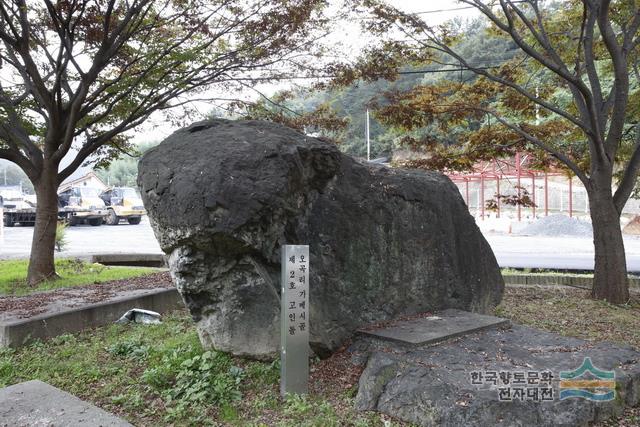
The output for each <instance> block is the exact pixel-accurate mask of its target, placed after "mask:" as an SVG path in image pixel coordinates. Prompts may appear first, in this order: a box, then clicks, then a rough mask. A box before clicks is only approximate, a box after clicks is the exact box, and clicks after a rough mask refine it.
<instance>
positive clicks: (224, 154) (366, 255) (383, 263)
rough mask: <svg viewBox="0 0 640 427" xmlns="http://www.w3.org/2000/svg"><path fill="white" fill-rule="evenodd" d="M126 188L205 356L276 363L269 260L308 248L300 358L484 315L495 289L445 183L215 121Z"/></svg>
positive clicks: (186, 135) (189, 131) (274, 287)
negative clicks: (140, 204)
mask: <svg viewBox="0 0 640 427" xmlns="http://www.w3.org/2000/svg"><path fill="white" fill-rule="evenodd" d="M138 184H139V186H140V187H141V189H142V198H143V201H144V204H145V207H146V208H147V210H148V212H149V218H150V221H151V225H152V226H153V229H154V231H155V234H156V237H157V238H158V241H159V242H160V246H161V247H162V249H163V250H164V251H165V252H166V253H167V254H168V255H169V266H170V269H171V274H172V276H173V279H174V281H175V284H176V286H177V288H178V290H179V292H180V293H181V295H182V296H183V298H184V301H185V303H186V305H187V307H188V309H189V311H190V312H191V315H192V316H193V318H194V320H195V321H196V324H197V328H198V332H199V335H200V338H201V341H202V342H203V344H204V345H205V346H207V347H214V348H216V349H219V350H223V351H228V352H231V353H234V354H237V355H246V356H252V357H257V358H268V357H272V356H274V355H275V354H277V352H278V349H279V333H280V326H279V311H280V302H279V293H280V285H279V280H280V247H281V245H283V244H285V243H286V244H308V245H309V247H310V258H311V259H310V263H311V269H310V272H311V273H310V274H311V275H310V287H311V290H310V305H311V307H310V312H309V315H310V325H311V346H312V349H313V350H314V351H315V352H316V353H317V354H319V355H325V354H327V353H329V352H331V351H332V350H335V349H337V348H338V347H340V346H341V345H342V344H343V343H344V342H345V341H346V340H347V339H348V338H349V337H350V336H351V335H352V333H353V332H354V330H356V329H357V328H358V327H361V326H363V325H365V324H368V323H371V322H380V321H384V320H388V319H393V318H396V317H398V316H402V315H409V314H414V313H418V312H425V311H431V310H436V309H443V308H459V309H463V310H472V311H477V312H481V313H486V312H490V311H491V310H492V308H493V307H494V306H495V305H496V304H498V303H499V302H500V299H501V297H502V292H503V287H504V284H503V280H502V277H501V275H500V271H499V269H498V266H497V264H496V260H495V257H494V255H493V253H492V251H491V248H490V247H489V245H488V244H487V242H486V240H485V239H484V237H483V236H482V234H481V233H480V231H479V229H478V227H477V226H476V224H475V222H474V220H473V218H472V217H471V216H470V215H469V213H468V211H467V208H466V206H465V204H464V202H463V200H462V198H461V196H460V194H459V193H458V190H457V188H456V187H455V185H454V184H452V183H451V181H450V180H449V179H448V178H446V177H445V176H443V175H441V174H439V173H435V172H419V171H409V170H402V169H393V168H387V167H384V166H379V165H371V164H363V163H360V162H358V161H356V160H354V159H353V158H351V157H349V156H346V155H344V154H341V153H340V151H339V150H338V149H337V148H336V146H335V145H333V144H331V143H328V142H325V141H322V140H320V139H316V138H312V137H308V136H305V135H304V134H302V133H299V132H297V131H295V130H292V129H289V128H286V127H283V126H281V125H278V124H274V123H267V122H259V121H227V120H213V121H207V122H200V123H196V124H193V125H191V126H189V127H187V128H185V129H182V130H179V131H177V132H176V133H174V134H173V135H171V136H170V137H169V138H167V139H166V140H165V141H164V142H162V143H161V144H160V145H159V146H158V147H156V148H154V149H152V150H150V151H148V152H147V153H146V154H145V155H144V157H143V158H142V160H141V161H140V165H139V175H138Z"/></svg>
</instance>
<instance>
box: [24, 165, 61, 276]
mask: <svg viewBox="0 0 640 427" xmlns="http://www.w3.org/2000/svg"><path fill="white" fill-rule="evenodd" d="M34 188H35V191H36V200H37V206H36V223H35V227H34V229H33V240H32V242H31V257H30V259H29V272H28V274H27V282H28V284H29V286H35V285H36V284H38V283H40V282H42V281H43V280H47V279H52V278H56V277H58V276H57V275H56V268H55V264H54V250H55V242H56V225H57V223H58V194H57V191H58V176H57V167H56V168H47V167H45V168H43V170H42V174H41V175H40V178H39V179H38V181H37V182H35V183H34Z"/></svg>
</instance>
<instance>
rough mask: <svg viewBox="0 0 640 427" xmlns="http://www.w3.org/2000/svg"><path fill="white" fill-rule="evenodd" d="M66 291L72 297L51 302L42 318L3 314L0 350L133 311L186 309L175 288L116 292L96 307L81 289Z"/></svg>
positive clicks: (1, 317)
mask: <svg viewBox="0 0 640 427" xmlns="http://www.w3.org/2000/svg"><path fill="white" fill-rule="evenodd" d="M64 291H65V292H67V293H69V295H68V296H67V297H63V298H59V299H57V300H54V301H52V302H51V303H50V304H48V305H47V306H46V307H45V309H44V312H42V313H40V314H37V315H34V316H30V317H24V316H23V315H21V314H20V313H19V311H17V312H4V313H0V347H20V346H22V345H24V344H26V343H27V342H28V341H29V340H30V339H34V338H52V337H55V336H58V335H62V334H67V333H72V332H79V331H82V330H84V329H89V328H95V327H97V326H102V325H106V324H110V323H113V322H115V321H116V320H118V319H119V318H120V317H121V316H122V315H123V314H124V313H125V312H126V311H127V310H129V309H132V308H143V309H147V310H153V311H157V312H159V313H164V312H167V311H170V310H174V309H177V308H183V307H184V303H183V301H182V298H181V297H180V295H179V294H178V291H177V290H176V289H175V288H167V287H161V288H151V289H132V290H125V291H116V292H114V293H113V294H109V295H105V296H104V297H103V298H101V299H102V300H101V301H100V302H94V303H87V302H86V300H85V299H83V297H82V293H81V290H80V289H74V288H69V289H65V290H64ZM58 292H60V291H58ZM76 292H77V294H74V293H76Z"/></svg>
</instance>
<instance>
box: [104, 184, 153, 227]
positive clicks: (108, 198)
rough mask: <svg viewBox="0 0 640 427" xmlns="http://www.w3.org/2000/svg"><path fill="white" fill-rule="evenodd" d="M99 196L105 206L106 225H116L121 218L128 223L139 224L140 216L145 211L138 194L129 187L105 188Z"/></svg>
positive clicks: (144, 213)
mask: <svg viewBox="0 0 640 427" xmlns="http://www.w3.org/2000/svg"><path fill="white" fill-rule="evenodd" d="M100 198H101V199H102V200H103V201H104V204H105V205H106V207H107V216H106V217H105V223H106V224H108V225H118V224H119V223H120V220H123V219H124V220H126V221H127V222H128V223H129V224H134V225H135V224H140V221H141V220H142V216H143V215H146V213H147V211H145V209H144V206H143V205H142V198H141V197H140V194H139V193H138V191H137V190H136V189H134V188H131V187H111V188H107V189H106V190H104V191H103V192H102V193H101V194H100Z"/></svg>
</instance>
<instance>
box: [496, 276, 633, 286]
mask: <svg viewBox="0 0 640 427" xmlns="http://www.w3.org/2000/svg"><path fill="white" fill-rule="evenodd" d="M502 277H503V278H504V284H505V285H560V286H581V287H585V288H591V286H592V285H593V277H588V276H578V275H553V274H503V275H502ZM629 286H630V287H631V288H635V289H640V278H635V277H633V278H632V277H630V278H629Z"/></svg>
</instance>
